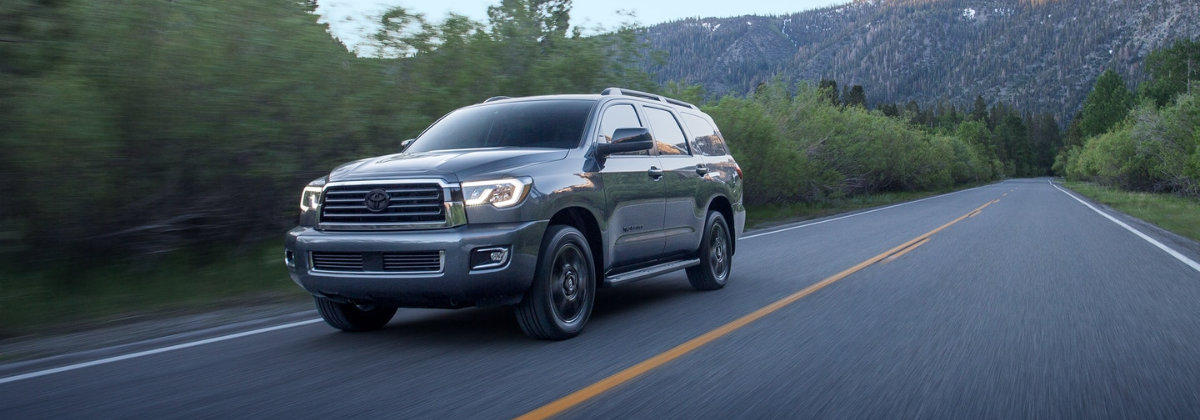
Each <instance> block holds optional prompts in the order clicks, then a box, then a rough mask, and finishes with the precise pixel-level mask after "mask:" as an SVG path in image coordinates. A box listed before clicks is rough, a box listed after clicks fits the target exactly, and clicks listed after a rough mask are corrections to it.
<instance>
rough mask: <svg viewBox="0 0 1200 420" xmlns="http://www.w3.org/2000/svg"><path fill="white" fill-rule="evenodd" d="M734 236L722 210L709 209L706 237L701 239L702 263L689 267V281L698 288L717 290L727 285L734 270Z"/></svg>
mask: <svg viewBox="0 0 1200 420" xmlns="http://www.w3.org/2000/svg"><path fill="white" fill-rule="evenodd" d="M732 250H733V237H732V236H730V235H729V224H728V223H725V216H722V215H721V213H720V212H716V211H709V212H708V221H707V222H705V223H704V238H703V239H701V240H700V249H699V251H698V253H699V254H700V265H697V266H695V267H688V269H687V277H688V282H690V283H692V287H693V288H695V289H696V290H717V289H720V288H722V287H725V282H727V281H728V280H729V273H730V272H731V271H732V270H733V258H732V257H733V254H732V252H730V251H732Z"/></svg>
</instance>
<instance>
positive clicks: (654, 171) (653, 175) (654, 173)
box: [647, 166, 663, 181]
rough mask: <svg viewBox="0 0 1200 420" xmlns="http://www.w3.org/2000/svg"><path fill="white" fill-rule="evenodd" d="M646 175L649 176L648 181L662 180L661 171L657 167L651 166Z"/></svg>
mask: <svg viewBox="0 0 1200 420" xmlns="http://www.w3.org/2000/svg"><path fill="white" fill-rule="evenodd" d="M647 173H648V174H650V179H653V180H655V181H658V180H660V179H662V176H663V171H662V169H659V168H658V167H657V166H651V167H650V171H649V172H647Z"/></svg>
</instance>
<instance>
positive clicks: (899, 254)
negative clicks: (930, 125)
mask: <svg viewBox="0 0 1200 420" xmlns="http://www.w3.org/2000/svg"><path fill="white" fill-rule="evenodd" d="M974 214H979V212H975V213H974ZM972 217H974V216H972ZM926 242H929V238H925V239H922V240H921V241H920V242H917V243H915V244H913V245H912V246H910V247H908V248H904V249H902V250H900V252H897V253H895V254H892V255H891V256H889V257H887V259H884V260H883V263H884V264H887V263H890V262H892V261H896V259H897V258H900V257H903V256H904V254H907V253H908V252H909V251H912V250H914V249H917V247H919V246H921V245H925V243H926Z"/></svg>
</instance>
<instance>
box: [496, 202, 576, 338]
mask: <svg viewBox="0 0 1200 420" xmlns="http://www.w3.org/2000/svg"><path fill="white" fill-rule="evenodd" d="M595 295H596V270H595V267H594V265H593V264H592V251H591V248H589V247H588V243H587V238H585V237H584V236H583V234H582V233H580V232H579V230H578V229H575V228H573V227H570V226H564V225H556V226H551V227H550V228H549V229H547V230H546V236H545V237H544V239H543V240H542V248H541V252H540V253H539V254H538V266H537V271H536V272H535V273H534V276H533V285H532V286H531V287H530V288H529V291H527V292H526V293H525V298H524V299H523V300H522V301H521V303H520V304H518V305H517V308H516V316H517V323H518V324H520V325H521V330H522V331H524V332H525V334H526V335H528V336H530V337H533V338H538V339H543V340H563V339H567V338H571V337H574V336H576V335H579V332H580V331H583V326H584V324H586V323H587V320H588V317H590V316H591V314H592V305H593V303H594V301H595Z"/></svg>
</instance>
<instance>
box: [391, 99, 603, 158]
mask: <svg viewBox="0 0 1200 420" xmlns="http://www.w3.org/2000/svg"><path fill="white" fill-rule="evenodd" d="M593 105H595V101H585V100H553V101H528V102H510V103H497V104H490V105H483V106H476V107H471V108H463V109H459V110H457V111H454V112H451V113H450V114H447V115H446V116H445V117H443V118H442V119H441V120H439V121H438V122H436V123H434V124H433V125H432V126H430V127H429V129H427V130H425V132H424V133H421V136H420V137H417V140H416V141H415V142H413V144H412V146H409V148H408V150H407V151H408V152H428V151H433V150H446V149H472V148H480V147H548V148H556V149H570V148H574V147H577V146H579V142H580V140H582V139H583V129H584V127H585V126H586V125H587V118H588V114H589V113H590V112H591V110H592V106H593Z"/></svg>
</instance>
